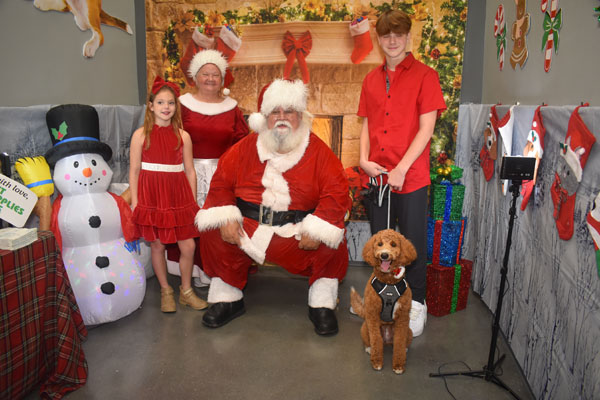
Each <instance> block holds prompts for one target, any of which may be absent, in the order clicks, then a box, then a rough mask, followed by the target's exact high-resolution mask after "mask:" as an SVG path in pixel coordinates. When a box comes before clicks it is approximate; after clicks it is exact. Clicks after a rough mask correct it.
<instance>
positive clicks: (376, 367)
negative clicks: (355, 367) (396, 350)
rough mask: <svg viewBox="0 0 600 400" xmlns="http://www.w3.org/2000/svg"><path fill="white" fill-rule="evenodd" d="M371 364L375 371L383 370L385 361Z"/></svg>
mask: <svg viewBox="0 0 600 400" xmlns="http://www.w3.org/2000/svg"><path fill="white" fill-rule="evenodd" d="M371 365H372V366H373V369H374V370H375V371H381V369H382V368H383V363H381V364H380V363H371Z"/></svg>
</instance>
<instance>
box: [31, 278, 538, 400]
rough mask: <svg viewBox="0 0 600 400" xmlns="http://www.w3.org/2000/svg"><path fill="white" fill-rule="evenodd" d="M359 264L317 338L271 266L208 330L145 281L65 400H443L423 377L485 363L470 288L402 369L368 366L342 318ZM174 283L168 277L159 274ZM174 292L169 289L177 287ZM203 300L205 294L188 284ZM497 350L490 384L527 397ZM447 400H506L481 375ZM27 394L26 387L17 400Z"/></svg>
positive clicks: (88, 348) (298, 284) (100, 336)
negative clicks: (495, 375)
mask: <svg viewBox="0 0 600 400" xmlns="http://www.w3.org/2000/svg"><path fill="white" fill-rule="evenodd" d="M369 275H370V268H368V267H364V266H351V267H350V268H349V269H348V275H347V277H346V279H345V281H344V282H343V283H342V284H341V285H340V290H339V295H340V305H339V308H338V311H337V315H338V320H339V326H340V332H339V333H338V334H337V335H336V336H333V337H320V336H317V335H316V334H315V333H314V331H313V326H312V323H311V322H310V321H309V319H308V315H307V314H308V309H307V280H306V279H305V278H302V277H296V276H293V275H289V274H288V273H287V272H286V271H284V270H283V269H281V268H272V267H266V268H261V270H260V271H259V272H258V273H257V274H255V275H253V276H251V278H250V281H249V284H248V286H247V288H246V290H245V303H246V314H245V315H243V316H241V317H240V318H238V319H235V320H234V321H232V322H230V323H229V324H227V325H225V326H224V327H221V328H218V329H208V328H205V327H204V326H202V324H201V318H202V314H203V311H194V310H192V309H191V308H183V307H179V304H178V310H177V313H175V314H163V313H161V312H160V310H159V306H160V304H159V303H160V295H159V286H158V281H157V280H156V278H152V279H150V280H149V281H148V287H147V293H146V299H145V300H144V303H143V306H142V308H141V309H140V310H138V311H136V312H135V313H133V314H132V315H129V316H128V317H126V318H123V319H121V320H119V321H116V322H113V323H110V324H105V325H102V326H99V327H96V328H93V329H90V330H89V335H88V339H87V341H86V342H85V344H84V351H85V354H86V358H87V361H88V366H89V371H88V381H87V383H86V385H85V386H83V387H82V388H80V389H78V390H77V391H75V392H73V393H71V394H69V395H68V396H67V398H68V399H73V400H75V399H88V400H89V399H143V398H144V399H171V400H175V399H219V400H227V399H235V400H243V399H260V400H267V399H278V400H279V399H293V400H295V399H302V400H304V399H311V400H312V399H384V400H385V399H435V400H440V399H449V398H452V397H451V395H450V394H449V393H448V391H447V389H446V387H445V385H444V380H443V379H441V378H431V377H429V373H430V372H437V371H438V370H439V369H441V370H442V371H443V372H445V371H456V370H464V369H465V368H466V367H465V365H464V364H462V362H464V363H466V364H467V365H468V366H470V368H471V369H481V368H482V366H484V365H485V364H486V363H487V358H488V352H489V345H490V338H491V322H492V314H491V313H490V311H489V310H488V309H487V307H486V306H485V305H484V304H483V303H482V301H481V300H480V299H479V298H478V296H477V295H475V294H473V293H471V294H470V296H469V300H468V305H467V308H466V309H465V310H462V311H459V312H457V313H455V314H451V315H447V316H444V317H439V318H438V317H434V316H431V315H429V316H428V322H427V326H426V328H425V332H424V333H423V335H421V336H420V337H418V338H416V339H415V340H413V343H412V345H411V347H410V349H409V352H408V361H407V367H406V372H405V373H404V374H403V375H396V374H394V373H393V371H392V368H391V347H387V348H386V351H385V359H384V368H383V370H382V371H375V370H373V369H372V368H371V365H370V362H369V356H368V354H366V353H365V351H364V349H363V345H362V342H361V339H360V333H359V330H360V326H361V323H362V320H361V319H360V318H359V317H357V316H354V315H351V314H350V313H349V312H348V308H349V292H350V287H351V286H354V287H356V288H357V289H358V290H359V292H361V293H362V290H363V289H364V285H365V282H366V281H367V279H368V277H369ZM169 280H170V283H171V285H172V286H173V287H178V284H179V278H178V277H175V276H170V277H169ZM176 291H177V290H176ZM197 292H198V294H199V295H200V296H201V297H203V298H206V295H207V289H198V290H197ZM498 349H499V351H497V352H496V355H497V356H498V355H501V354H506V356H507V358H506V360H505V361H504V363H503V365H502V372H503V374H502V377H501V379H502V380H503V381H504V382H505V383H506V384H507V385H508V386H509V387H510V388H511V389H512V390H514V391H515V392H516V393H517V394H518V395H519V396H520V397H521V398H522V399H533V398H534V397H533V395H532V394H531V392H530V389H529V387H528V386H527V382H526V381H525V379H524V377H523V375H522V373H521V370H520V368H519V367H518V365H517V364H516V363H515V360H514V358H513V356H512V354H511V353H510V350H509V349H508V348H507V346H506V344H505V341H504V339H503V338H502V337H500V338H499V340H498ZM446 381H447V386H448V388H449V390H450V391H451V392H452V394H453V395H454V396H455V398H457V399H512V398H513V397H512V396H511V395H510V394H509V393H508V392H506V391H505V390H503V389H501V388H499V387H497V386H496V385H494V384H492V383H490V382H486V381H485V380H482V379H475V378H469V377H450V378H447V379H446ZM35 398H37V394H36V392H34V393H32V394H31V395H30V396H28V397H27V399H35Z"/></svg>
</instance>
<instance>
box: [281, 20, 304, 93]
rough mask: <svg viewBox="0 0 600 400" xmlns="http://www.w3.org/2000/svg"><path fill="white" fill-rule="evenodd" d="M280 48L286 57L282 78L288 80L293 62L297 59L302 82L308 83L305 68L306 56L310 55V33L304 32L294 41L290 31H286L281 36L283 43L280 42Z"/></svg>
mask: <svg viewBox="0 0 600 400" xmlns="http://www.w3.org/2000/svg"><path fill="white" fill-rule="evenodd" d="M281 48H282V49H283V53H284V54H285V56H286V57H287V61H286V63H285V68H284V70H283V78H284V79H289V78H290V73H291V72H292V67H293V66H294V60H295V59H296V58H298V66H299V67H300V73H301V74H302V81H303V82H304V83H308V82H309V81H310V76H309V74H308V67H307V66H306V60H305V58H306V56H308V55H309V54H310V49H311V48H312V36H311V35H310V31H306V32H304V33H303V34H302V35H301V36H300V39H297V40H296V39H294V36H293V35H292V34H291V33H290V31H286V32H285V34H284V35H283V41H282V42H281Z"/></svg>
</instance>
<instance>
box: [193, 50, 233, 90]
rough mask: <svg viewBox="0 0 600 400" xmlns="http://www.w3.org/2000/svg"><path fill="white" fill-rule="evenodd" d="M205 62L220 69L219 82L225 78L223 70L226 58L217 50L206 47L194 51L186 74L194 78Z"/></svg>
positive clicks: (225, 65)
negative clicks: (205, 48)
mask: <svg viewBox="0 0 600 400" xmlns="http://www.w3.org/2000/svg"><path fill="white" fill-rule="evenodd" d="M205 64H215V65H216V66H217V68H219V71H221V82H223V80H224V79H225V70H227V60H226V59H225V57H224V56H223V54H221V52H220V51H218V50H213V49H207V50H202V51H199V52H197V53H196V55H195V56H194V57H193V58H192V61H191V62H190V68H189V69H188V75H189V77H190V78H192V79H194V80H196V75H197V74H198V71H199V70H200V68H202V67H203V66H204V65H205Z"/></svg>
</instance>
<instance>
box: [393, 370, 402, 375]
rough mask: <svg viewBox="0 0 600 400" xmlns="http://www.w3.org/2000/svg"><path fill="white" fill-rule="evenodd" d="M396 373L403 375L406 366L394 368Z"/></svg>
mask: <svg viewBox="0 0 600 400" xmlns="http://www.w3.org/2000/svg"><path fill="white" fill-rule="evenodd" d="M394 373H395V374H398V375H402V374H403V373H404V368H394Z"/></svg>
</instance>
